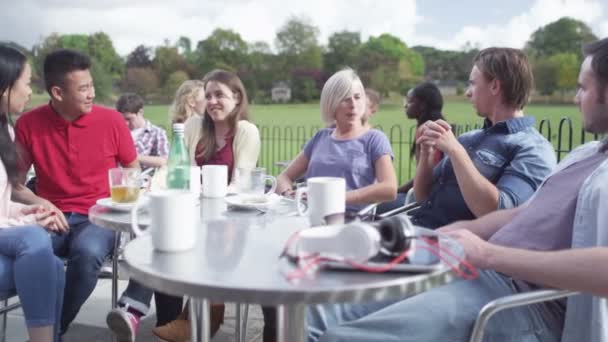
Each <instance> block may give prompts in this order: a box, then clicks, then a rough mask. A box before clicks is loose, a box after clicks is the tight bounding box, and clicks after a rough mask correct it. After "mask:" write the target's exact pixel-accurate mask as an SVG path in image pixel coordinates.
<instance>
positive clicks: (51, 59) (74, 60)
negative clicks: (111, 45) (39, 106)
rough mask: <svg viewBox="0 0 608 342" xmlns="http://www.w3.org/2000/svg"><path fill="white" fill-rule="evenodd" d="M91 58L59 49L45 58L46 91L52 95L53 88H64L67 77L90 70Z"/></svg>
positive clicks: (76, 52) (72, 51)
mask: <svg viewBox="0 0 608 342" xmlns="http://www.w3.org/2000/svg"><path fill="white" fill-rule="evenodd" d="M90 68H91V59H90V58H89V56H87V55H85V54H83V53H80V52H78V51H74V50H68V49H59V50H55V51H53V52H51V53H49V54H48V55H47V56H46V57H45V58H44V83H45V85H46V91H47V92H48V93H49V95H51V88H52V87H54V86H59V87H61V86H63V85H64V80H65V76H66V75H67V74H68V73H70V72H72V71H78V70H89V69H90Z"/></svg>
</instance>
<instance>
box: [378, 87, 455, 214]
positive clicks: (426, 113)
mask: <svg viewBox="0 0 608 342" xmlns="http://www.w3.org/2000/svg"><path fill="white" fill-rule="evenodd" d="M403 102H404V108H405V114H406V116H407V118H408V119H415V120H416V131H415V137H414V139H413V141H412V147H411V150H410V155H413V156H414V158H415V160H416V164H418V157H419V155H420V146H418V145H417V144H416V140H417V139H418V138H419V137H420V128H421V127H422V125H423V124H425V123H426V122H427V121H429V120H430V121H436V120H445V118H444V117H443V114H442V113H441V110H442V109H443V96H441V92H440V91H439V88H437V86H436V85H435V84H433V83H431V82H424V83H420V84H419V85H417V86H416V87H414V88H412V89H410V90H409V91H408V92H407V95H406V97H405V99H404V101H403ZM442 158H443V152H441V151H440V150H435V159H434V162H435V164H437V163H439V161H441V159H442ZM413 187H414V179H413V178H412V179H410V180H409V181H408V182H407V183H405V184H403V185H401V186H400V187H399V188H398V189H397V199H396V200H394V201H391V202H385V203H382V204H380V205H379V206H378V209H377V213H378V214H381V213H385V212H387V211H390V210H393V209H397V208H399V207H402V206H403V205H405V204H408V203H409V202H414V200H413V197H414V196H413V195H412V196H411V197H412V200H411V201H408V198H407V194H408V191H410V190H411V189H412V188H413Z"/></svg>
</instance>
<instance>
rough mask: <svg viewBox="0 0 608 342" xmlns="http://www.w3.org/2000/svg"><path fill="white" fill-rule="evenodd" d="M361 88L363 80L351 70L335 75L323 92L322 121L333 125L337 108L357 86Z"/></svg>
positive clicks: (344, 70)
mask: <svg viewBox="0 0 608 342" xmlns="http://www.w3.org/2000/svg"><path fill="white" fill-rule="evenodd" d="M357 85H359V86H361V90H363V89H364V88H363V83H362V82H361V79H360V78H359V76H358V75H357V73H355V71H354V70H353V69H351V68H346V69H342V70H340V71H338V72H336V73H335V74H333V75H332V76H331V77H330V78H329V79H328V80H327V82H325V84H324V85H323V90H322V91H321V120H322V121H323V122H324V123H325V124H326V125H331V124H332V123H333V122H334V120H335V119H336V108H338V105H339V104H340V102H341V101H342V100H343V99H344V98H346V97H347V96H348V95H349V94H350V92H351V91H352V89H353V88H354V87H355V86H357Z"/></svg>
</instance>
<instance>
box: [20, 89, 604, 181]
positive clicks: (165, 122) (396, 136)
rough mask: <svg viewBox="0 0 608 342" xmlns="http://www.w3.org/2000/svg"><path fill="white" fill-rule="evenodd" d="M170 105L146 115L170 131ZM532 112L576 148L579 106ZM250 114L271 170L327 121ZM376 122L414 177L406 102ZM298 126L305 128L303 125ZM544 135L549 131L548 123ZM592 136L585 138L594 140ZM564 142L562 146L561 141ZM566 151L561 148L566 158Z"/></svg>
mask: <svg viewBox="0 0 608 342" xmlns="http://www.w3.org/2000/svg"><path fill="white" fill-rule="evenodd" d="M46 101H48V99H47V98H46V97H45V96H40V95H39V96H35V97H34V98H33V99H32V104H31V105H32V106H34V105H38V104H40V103H44V102H46ZM168 108H169V106H168V105H148V106H146V107H145V116H146V117H147V118H148V119H149V120H151V121H152V122H153V123H154V124H156V125H159V126H162V127H164V128H165V129H167V130H168V131H169V128H170V124H169V117H168ZM443 112H444V115H445V116H446V118H447V120H448V121H449V122H450V123H453V124H460V125H466V124H468V125H470V126H472V125H475V124H481V122H482V120H481V119H480V118H479V117H478V116H477V115H476V113H475V112H474V110H473V108H472V106H471V104H470V103H469V102H468V101H465V100H449V101H447V102H446V104H445V106H444V110H443ZM525 112H526V114H527V115H532V116H534V117H536V119H537V127H538V125H539V123H540V121H541V120H543V119H544V120H548V121H549V122H550V128H551V134H550V137H551V138H550V140H551V142H552V143H553V145H554V146H555V148H556V151H557V150H562V151H567V150H569V149H570V146H569V142H568V137H570V136H571V137H572V147H575V146H577V145H579V144H580V143H581V116H580V113H579V110H578V108H577V107H576V106H575V105H537V104H534V105H529V106H528V107H526V110H525ZM250 113H251V119H252V120H253V122H255V123H256V124H257V125H258V126H259V127H260V131H261V135H262V153H261V156H260V165H262V166H264V167H266V168H267V169H268V170H269V171H270V173H272V174H277V173H279V172H280V168H279V167H278V166H277V165H276V162H277V161H284V160H290V159H292V158H293V157H294V156H295V155H296V154H297V153H298V152H299V151H300V148H301V146H302V144H303V143H304V141H306V140H307V139H308V137H310V136H311V135H312V134H313V133H314V131H316V129H317V128H319V127H321V126H322V122H321V117H320V111H319V105H318V104H274V105H251V108H250ZM562 118H570V120H571V122H572V131H573V132H572V135H570V134H569V132H568V126H565V127H564V128H562V129H563V132H562V134H561V136H562V141H561V143H560V142H559V141H558V136H560V134H559V132H558V125H559V122H560V120H561V119H562ZM372 124H373V125H374V126H376V127H378V128H381V129H382V130H383V131H384V132H385V133H386V134H387V136H389V139H390V140H391V143H392V146H393V151H394V153H395V169H396V171H397V174H398V177H399V180H400V182H403V181H406V180H407V179H409V177H411V175H412V171H413V164H412V163H411V161H410V158H409V146H410V143H411V142H410V141H411V140H410V139H411V137H410V134H411V132H412V128H413V126H414V124H415V122H414V121H413V120H408V119H407V118H406V117H405V114H404V112H403V107H402V105H401V103H396V102H392V103H383V104H382V105H381V107H380V110H379V111H378V113H376V115H375V116H374V117H373V118H372ZM297 127H301V129H298V128H297ZM542 132H543V135H545V136H547V137H548V136H549V134H548V130H547V127H545V128H544V129H543V131H542ZM591 139H592V137H591V136H590V135H586V136H585V141H589V140H591ZM560 144H561V145H560ZM563 155H565V153H561V157H563Z"/></svg>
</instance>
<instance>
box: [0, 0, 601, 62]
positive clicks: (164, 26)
mask: <svg viewBox="0 0 608 342" xmlns="http://www.w3.org/2000/svg"><path fill="white" fill-rule="evenodd" d="M2 2H6V4H4V5H3V6H2V12H0V41H14V42H16V43H19V44H21V45H23V46H25V47H27V48H31V47H32V46H33V45H34V44H36V43H39V42H40V41H41V40H42V39H43V37H45V36H48V35H49V34H51V33H53V32H57V33H60V34H69V33H84V34H90V33H95V32H99V31H103V32H106V33H107V34H109V35H110V37H111V38H112V41H113V42H114V47H115V48H116V50H117V51H118V53H119V54H120V55H122V56H126V55H127V54H129V52H131V51H132V50H133V49H134V48H135V47H136V46H138V45H140V44H144V45H146V46H158V45H162V44H164V42H165V40H167V39H168V40H169V41H170V42H171V43H174V42H176V41H177V39H178V38H179V37H180V36H185V37H188V38H190V40H191V41H192V44H193V46H196V43H197V42H198V41H200V40H203V39H205V38H206V37H207V36H208V35H209V34H210V33H211V32H212V31H213V30H214V29H215V28H218V27H219V28H224V29H232V30H234V31H236V32H238V33H239V34H240V35H241V37H243V39H245V40H246V41H247V42H255V41H265V42H267V43H268V44H270V46H271V47H274V40H275V36H276V32H277V31H278V30H279V29H280V28H281V27H282V26H283V25H284V24H285V23H286V22H287V20H288V19H289V18H290V17H294V16H296V17H302V18H306V19H307V20H309V21H310V23H312V24H313V25H315V26H317V27H318V28H319V30H320V35H319V42H320V44H321V45H326V44H327V38H328V37H329V36H331V34H332V33H334V32H338V31H343V30H349V31H358V32H360V33H361V36H362V39H363V40H366V39H367V38H368V37H369V36H370V35H371V36H377V35H379V34H382V33H390V34H392V35H395V36H397V37H399V38H400V39H401V40H403V41H404V42H405V43H406V44H407V45H408V46H415V45H426V46H433V47H436V48H439V49H452V50H458V49H462V48H463V47H465V46H466V45H467V43H468V45H469V46H474V47H478V48H484V47H488V46H508V47H515V48H521V47H523V46H524V44H525V42H526V41H527V40H528V38H529V37H530V34H531V33H532V32H534V31H535V30H536V29H538V28H539V27H540V26H543V25H546V24H548V23H550V22H552V21H555V20H557V19H559V18H560V17H563V16H570V17H573V18H576V19H579V20H582V21H584V22H585V23H587V25H589V26H590V27H591V29H592V31H593V32H594V33H595V35H596V36H598V37H600V38H604V37H608V0H508V1H500V2H499V1H488V0H460V1H452V0H419V1H416V0H296V1H293V0H171V1H167V0H102V1H100V0H19V1H16V0H0V3H2ZM8 4H10V5H8Z"/></svg>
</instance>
